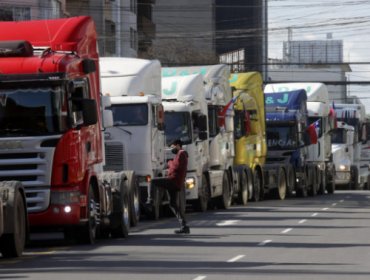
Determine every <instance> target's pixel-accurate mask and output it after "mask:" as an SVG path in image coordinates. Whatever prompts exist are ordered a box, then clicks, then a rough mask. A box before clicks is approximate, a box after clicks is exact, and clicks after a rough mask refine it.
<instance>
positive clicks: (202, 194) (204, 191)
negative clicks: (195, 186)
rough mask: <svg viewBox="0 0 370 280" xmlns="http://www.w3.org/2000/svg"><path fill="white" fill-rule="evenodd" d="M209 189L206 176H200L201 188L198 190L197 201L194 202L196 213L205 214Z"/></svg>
mask: <svg viewBox="0 0 370 280" xmlns="http://www.w3.org/2000/svg"><path fill="white" fill-rule="evenodd" d="M209 197H210V194H209V188H208V181H207V177H206V175H204V174H203V175H202V186H201V187H200V188H199V190H198V199H197V201H196V202H195V205H194V208H195V210H196V211H200V212H205V211H207V209H208V204H209Z"/></svg>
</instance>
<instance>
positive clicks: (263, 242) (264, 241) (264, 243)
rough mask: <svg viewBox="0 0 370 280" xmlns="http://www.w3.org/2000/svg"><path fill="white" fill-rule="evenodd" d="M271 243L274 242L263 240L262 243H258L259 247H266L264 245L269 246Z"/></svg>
mask: <svg viewBox="0 0 370 280" xmlns="http://www.w3.org/2000/svg"><path fill="white" fill-rule="evenodd" d="M270 242H272V240H269V239H267V240H263V241H262V242H260V243H258V246H264V245H266V244H268V243H270Z"/></svg>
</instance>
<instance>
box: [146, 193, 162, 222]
mask: <svg viewBox="0 0 370 280" xmlns="http://www.w3.org/2000/svg"><path fill="white" fill-rule="evenodd" d="M162 196H163V193H162V191H161V188H158V187H156V188H155V190H154V191H153V194H152V205H151V210H150V211H149V213H148V216H149V218H150V219H152V220H155V221H157V220H159V218H160V217H161V208H162V207H161V206H162Z"/></svg>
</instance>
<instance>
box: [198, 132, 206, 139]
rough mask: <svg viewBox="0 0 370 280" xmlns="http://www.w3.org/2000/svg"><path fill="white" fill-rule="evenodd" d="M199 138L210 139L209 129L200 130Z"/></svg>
mask: <svg viewBox="0 0 370 280" xmlns="http://www.w3.org/2000/svg"><path fill="white" fill-rule="evenodd" d="M199 139H200V140H207V139H208V133H207V131H200V132H199Z"/></svg>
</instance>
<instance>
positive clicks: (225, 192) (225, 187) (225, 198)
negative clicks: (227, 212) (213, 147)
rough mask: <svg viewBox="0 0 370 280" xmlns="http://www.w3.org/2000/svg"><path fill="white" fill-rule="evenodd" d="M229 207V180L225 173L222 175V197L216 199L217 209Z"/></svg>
mask: <svg viewBox="0 0 370 280" xmlns="http://www.w3.org/2000/svg"><path fill="white" fill-rule="evenodd" d="M230 206H231V193H230V179H229V176H228V173H227V171H225V172H224V174H223V175H222V196H221V197H219V198H218V207H219V208H220V209H228V208H229V207H230Z"/></svg>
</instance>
